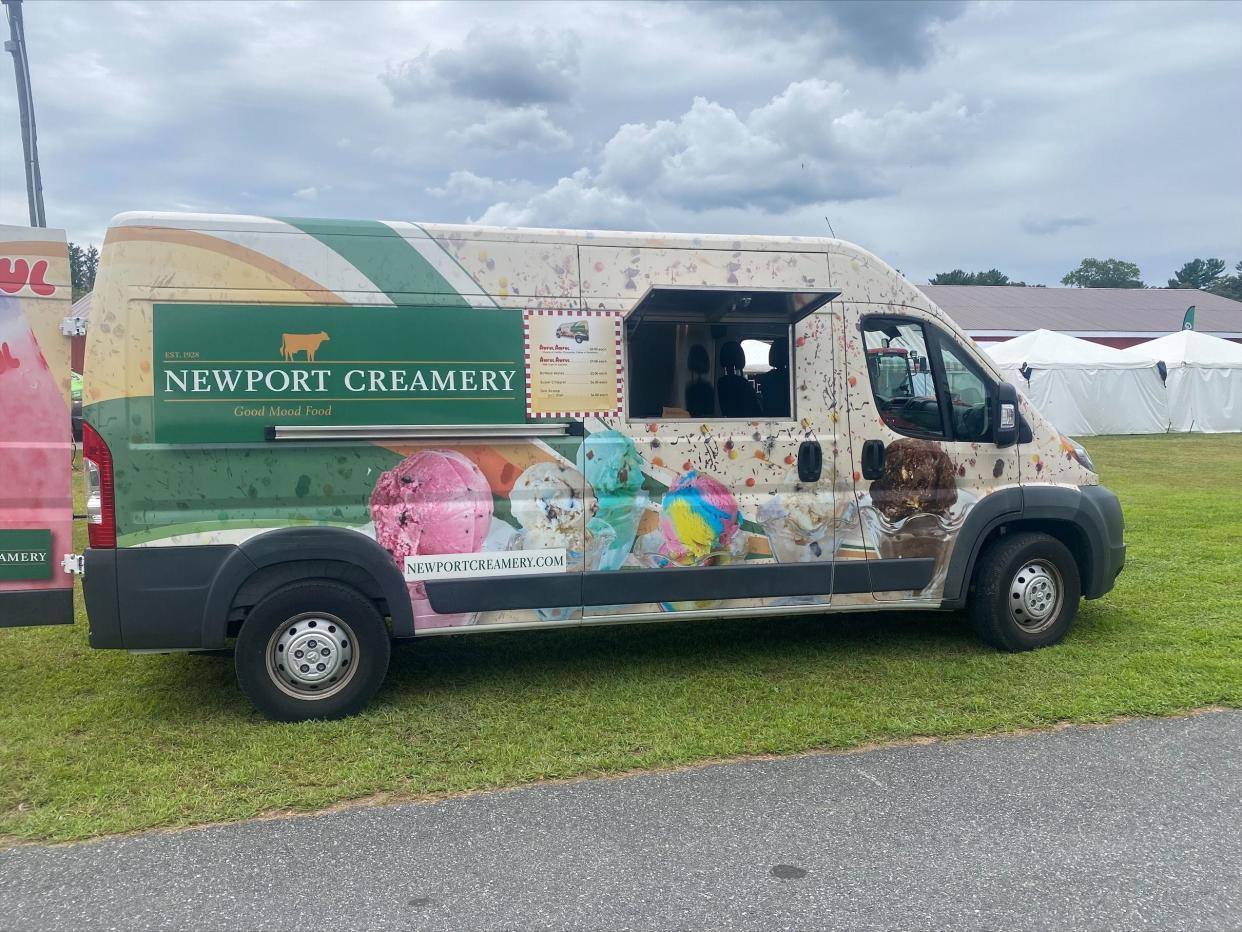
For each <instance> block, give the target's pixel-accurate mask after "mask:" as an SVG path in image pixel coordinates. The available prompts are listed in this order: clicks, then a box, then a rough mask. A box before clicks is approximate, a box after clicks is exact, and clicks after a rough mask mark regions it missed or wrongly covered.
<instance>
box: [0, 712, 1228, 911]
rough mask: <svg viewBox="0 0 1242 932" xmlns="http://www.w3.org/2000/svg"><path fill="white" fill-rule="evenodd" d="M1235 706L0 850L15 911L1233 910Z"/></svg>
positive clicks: (0, 867)
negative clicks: (1200, 712)
mask: <svg viewBox="0 0 1242 932" xmlns="http://www.w3.org/2000/svg"><path fill="white" fill-rule="evenodd" d="M1239 865H1242V712H1216V713H1209V714H1205V715H1201V716H1197V717H1194V718H1190V719H1180V720H1148V721H1135V722H1128V723H1125V724H1121V725H1116V726H1112V727H1109V728H1093V729H1067V730H1063V731H1057V732H1053V733H1044V734H1034V735H1026V736H1020V737H1009V738H992V739H979V740H971V741H963V742H950V743H942V744H933V745H925V746H913V747H904V748H891V749H886V750H878V751H871V752H867V753H863V754H824V755H816V756H813V757H802V758H793V759H784V760H775V761H755V762H748V763H741V764H724V765H720V766H713V767H707V768H704V769H700V770H694V771H689V772H685V773H672V774H651V775H644V776H636V777H627V778H624V779H618V780H595V781H590V782H585V783H577V784H571V785H562V786H539V787H531V788H526V789H520V790H512V791H508V792H502V793H493V794H489V795H485V796H477V797H473V798H466V799H455V800H448V801H443V802H437V803H429V804H409V805H397V806H388V807H382V808H372V809H355V810H352V811H347V812H338V813H333V814H330V815H322V816H308V817H302V818H296V819H288V820H281V821H272V822H251V823H245V824H240V825H231V826H224V827H219V828H211V829H203V830H197V831H186V832H178V833H171V834H149V835H145V836H137V837H129V838H117V839H111V840H106V841H101V842H96V843H90V844H82V845H74V846H68V847H60V848H39V847H26V848H16V849H10V850H7V851H4V852H0V926H3V927H6V928H7V927H12V928H15V929H44V928H49V929H50V928H69V927H72V928H82V929H127V930H129V929H156V928H161V929H163V928H178V929H224V928H229V929H240V928H246V929H306V928H321V929H346V928H375V929H405V928H436V929H453V928H462V929H480V928H502V927H503V928H519V929H524V928H548V927H554V928H558V929H560V928H591V929H621V928H631V929H633V928H655V927H659V928H670V927H678V928H712V929H732V928H751V929H759V928H762V929H775V928H798V929H804V928H810V927H842V926H850V927H885V928H891V927H924V928H925V927H954V928H997V927H1015V926H1020V927H1023V928H1035V927H1066V926H1073V927H1078V928H1086V927H1095V928H1135V929H1137V928H1179V929H1189V928H1211V929H1223V928H1238V927H1239V926H1242V870H1240V868H1239Z"/></svg>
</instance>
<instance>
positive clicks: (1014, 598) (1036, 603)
mask: <svg viewBox="0 0 1242 932" xmlns="http://www.w3.org/2000/svg"><path fill="white" fill-rule="evenodd" d="M1060 608H1061V575H1060V573H1058V572H1057V569H1056V567H1055V566H1053V565H1052V564H1051V563H1047V562H1045V561H1044V560H1032V561H1030V562H1028V563H1024V564H1023V565H1022V566H1021V567H1020V568H1019V569H1018V572H1017V573H1015V574H1014V577H1013V581H1012V582H1011V583H1010V584H1009V615H1010V617H1011V618H1013V620H1014V621H1016V622H1017V623H1018V624H1019V625H1021V626H1022V627H1023V628H1026V629H1027V630H1029V631H1040V630H1043V629H1044V628H1047V627H1048V626H1049V625H1051V624H1052V623H1053V621H1055V620H1056V617H1057V614H1058V612H1059V611H1060Z"/></svg>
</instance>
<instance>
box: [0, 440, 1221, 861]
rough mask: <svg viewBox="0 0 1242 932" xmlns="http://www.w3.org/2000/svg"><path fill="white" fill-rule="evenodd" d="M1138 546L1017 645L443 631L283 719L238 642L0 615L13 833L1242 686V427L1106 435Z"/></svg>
mask: <svg viewBox="0 0 1242 932" xmlns="http://www.w3.org/2000/svg"><path fill="white" fill-rule="evenodd" d="M1087 447H1088V449H1089V450H1090V451H1091V453H1092V455H1093V456H1094V457H1095V459H1096V462H1097V464H1098V465H1099V466H1100V468H1101V473H1102V477H1103V481H1104V482H1105V483H1106V484H1108V485H1109V486H1111V487H1112V488H1113V489H1115V490H1116V491H1117V493H1118V494H1119V495H1120V496H1121V499H1122V504H1123V506H1124V507H1125V511H1126V521H1127V525H1128V527H1127V543H1128V544H1129V548H1130V550H1129V562H1128V565H1127V567H1126V570H1125V572H1124V573H1122V575H1121V578H1120V580H1119V583H1118V586H1117V588H1116V590H1114V592H1113V593H1111V594H1110V595H1109V596H1107V597H1106V598H1104V599H1103V600H1100V601H1095V602H1085V603H1083V606H1082V611H1081V613H1080V616H1079V621H1078V624H1077V626H1076V628H1075V629H1074V631H1073V632H1072V633H1071V635H1070V637H1069V639H1068V640H1067V641H1066V642H1065V643H1064V644H1062V645H1060V646H1058V647H1056V648H1052V649H1049V650H1044V651H1038V652H1035V653H1030V654H1019V655H1011V654H1001V653H997V652H995V651H993V650H991V649H989V648H987V647H984V646H983V645H982V644H980V643H979V642H977V641H976V640H975V638H974V637H973V635H972V634H971V633H970V631H969V629H968V626H967V624H966V622H965V620H964V619H963V618H962V617H961V616H960V615H947V614H932V613H926V614H918V615H901V614H874V615H854V616H843V615H836V616H827V617H801V618H793V619H757V620H753V621H729V622H713V623H703V622H681V623H674V624H668V625H639V626H630V627H619V628H611V629H609V628H596V629H588V630H560V631H545V632H534V633H528V634H520V633H519V634H493V635H481V636H475V637H463V638H438V639H432V640H430V641H424V642H419V643H418V644H416V645H413V646H411V647H409V648H403V649H402V650H399V651H397V652H395V653H394V656H393V663H392V670H391V673H390V674H389V679H388V684H387V686H386V687H385V689H384V690H383V691H382V692H381V693H380V695H379V696H378V697H377V699H376V701H375V702H374V703H373V705H372V706H371V708H370V709H369V710H368V711H367V712H366V713H365V714H363V715H361V716H360V717H358V718H355V719H351V720H349V721H343V722H324V723H318V722H316V723H304V724H299V725H276V724H271V723H269V722H267V721H265V720H263V719H261V718H259V716H258V715H257V714H256V713H254V712H253V711H252V710H251V708H250V706H249V705H248V704H247V702H246V701H245V700H244V699H243V698H242V697H241V695H240V694H239V693H238V692H237V689H236V687H235V683H234V678H233V667H232V661H231V660H230V659H228V658H223V657H191V656H185V655H166V656H130V655H128V654H124V653H119V652H111V651H99V652H94V651H91V650H90V649H89V648H88V647H87V644H86V628H85V619H84V616H83V614H82V613H81V610H80V606H79V615H78V622H79V623H78V624H77V625H75V626H73V627H72V628H69V627H65V628H47V629H28V630H14V631H3V630H0V843H6V842H7V843H14V842H18V841H20V840H36V839H37V840H46V839H51V840H68V839H77V838H85V837H88V836H92V835H98V834H103V833H111V832H123V831H130V830H134V829H142V828H149V827H153V826H179V825H191V824H194V823H202V822H209V821H221V820H233V819H244V818H247V817H250V816H254V815H256V814H259V813H263V812H265V811H271V810H285V809H314V808H318V807H324V806H328V805H330V804H332V803H335V802H338V801H341V800H346V799H351V798H357V797H363V796H369V795H371V794H381V796H383V797H386V798H400V797H411V796H423V795H429V794H444V793H453V792H460V791H466V790H478V789H485V788H492V787H501V786H509V785H513V784H519V783H525V782H529V781H534V780H540V779H546V778H564V777H573V776H579V775H587V774H602V773H610V772H617V771H622V770H629V769H634V768H657V767H667V766H672V765H678V764H686V763H690V762H694V761H701V760H705V759H710V758H717V757H731V756H736V755H746V754H767V753H777V754H783V753H792V752H797V751H803V750H807V749H810V748H818V747H825V748H827V747H832V748H845V747H850V746H853V745H858V744H861V743H865V742H875V741H886V740H894V739H904V738H910V737H915V736H948V735H961V734H967V733H978V732H994V731H1003V730H1010V729H1018V728H1027V727H1038V726H1044V725H1050V724H1052V723H1055V722H1060V721H1075V722H1092V721H1103V720H1107V719H1110V718H1113V717H1115V716H1119V715H1130V714H1161V713H1170V712H1175V711H1178V710H1182V709H1189V708H1193V707H1198V706H1205V705H1212V704H1224V705H1242V588H1240V587H1239V581H1238V573H1239V566H1240V564H1242V436H1238V435H1233V436H1218V437H1205V436H1186V437H1155V438H1150V437H1145V438H1096V439H1092V440H1089V441H1088V443H1087Z"/></svg>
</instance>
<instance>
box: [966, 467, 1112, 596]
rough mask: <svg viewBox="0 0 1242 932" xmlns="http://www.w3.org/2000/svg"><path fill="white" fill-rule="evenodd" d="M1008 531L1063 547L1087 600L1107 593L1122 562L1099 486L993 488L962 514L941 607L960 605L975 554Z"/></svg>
mask: <svg viewBox="0 0 1242 932" xmlns="http://www.w3.org/2000/svg"><path fill="white" fill-rule="evenodd" d="M1014 531H1038V532H1041V533H1044V534H1047V535H1049V536H1050V537H1054V538H1056V539H1057V540H1059V541H1060V542H1061V543H1062V544H1064V545H1065V546H1066V548H1068V549H1069V551H1070V553H1071V554H1073V556H1074V562H1075V563H1076V564H1077V566H1078V573H1079V576H1080V577H1081V579H1082V592H1083V595H1084V596H1085V597H1086V598H1088V599H1094V598H1099V597H1100V596H1102V595H1104V594H1105V593H1106V592H1108V590H1109V589H1111V588H1112V584H1113V579H1114V577H1115V576H1116V574H1117V572H1118V571H1119V570H1120V563H1118V562H1117V561H1118V560H1120V559H1124V553H1125V548H1124V546H1123V545H1122V543H1121V535H1122V520H1121V509H1120V506H1119V505H1118V504H1117V498H1116V496H1115V495H1113V494H1112V493H1111V492H1109V491H1108V490H1107V489H1105V488H1103V487H1102V486H1081V487H1080V486H1064V485H1046V486H1042V485H1036V486H1011V487H1009V488H1004V489H998V490H997V491H995V492H993V493H992V494H990V495H988V496H986V497H985V498H983V499H982V500H981V501H979V502H978V503H977V504H976V505H975V506H974V507H973V508H972V509H971V510H970V512H968V513H967V516H966V521H965V523H964V524H963V526H962V529H961V531H959V532H958V535H957V543H956V545H955V547H954V549H953V553H952V554H951V555H950V557H949V566H948V571H947V574H946V578H945V588H944V597H943V605H944V607H946V608H961V607H963V606H964V605H965V604H966V600H967V597H968V595H969V593H970V585H971V582H972V580H973V579H974V575H975V566H976V564H977V563H978V560H979V556H980V554H982V553H983V551H984V549H985V548H986V547H987V546H988V545H989V544H991V542H992V541H994V540H996V539H997V538H998V537H999V536H1001V535H1004V534H1008V533H1011V532H1014ZM1118 554H1120V556H1119V555H1118ZM1114 564H1116V565H1115V566H1114Z"/></svg>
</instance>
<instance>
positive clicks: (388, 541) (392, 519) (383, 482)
mask: <svg viewBox="0 0 1242 932" xmlns="http://www.w3.org/2000/svg"><path fill="white" fill-rule="evenodd" d="M371 517H372V519H373V520H374V521H375V539H376V541H378V542H379V545H380V546H381V547H383V548H384V549H385V550H387V551H388V552H389V553H391V554H392V556H393V559H394V560H396V561H397V565H398V566H400V567H402V569H404V567H405V558H406V557H412V556H417V555H420V554H442V553H474V552H476V551H478V550H479V549H480V548H481V547H482V546H483V540H484V538H485V537H486V536H487V532H488V529H489V528H490V527H491V523H492V490H491V487H490V486H489V485H488V484H487V479H486V478H485V477H484V475H483V473H482V472H481V471H480V470H479V467H478V466H476V465H475V464H474V463H472V462H471V461H470V460H468V459H466V457H464V456H462V455H461V454H460V453H458V452H456V451H454V450H420V451H419V452H417V453H415V454H413V455H412V456H407V457H406V458H405V459H404V460H402V461H401V462H400V463H398V464H397V465H396V466H394V467H393V468H392V469H390V470H388V471H387V472H385V473H383V474H382V475H381V476H380V477H379V481H378V482H376V483H375V489H374V491H372V492H371ZM409 589H410V597H411V599H412V600H413V603H414V614H415V623H416V625H417V626H418V627H422V628H427V627H433V628H434V627H446V626H448V625H453V624H463V623H468V621H467V620H466V619H467V618H468V616H461V615H437V614H436V613H435V612H433V611H432V610H431V605H430V603H429V602H428V601H427V591H426V589H425V588H424V586H423V584H422V583H421V582H412V583H409Z"/></svg>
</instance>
